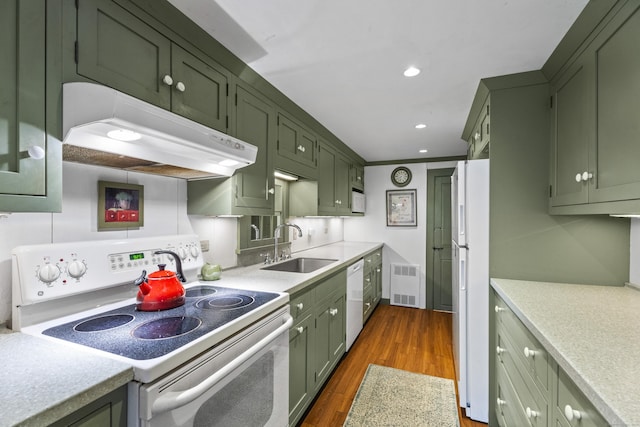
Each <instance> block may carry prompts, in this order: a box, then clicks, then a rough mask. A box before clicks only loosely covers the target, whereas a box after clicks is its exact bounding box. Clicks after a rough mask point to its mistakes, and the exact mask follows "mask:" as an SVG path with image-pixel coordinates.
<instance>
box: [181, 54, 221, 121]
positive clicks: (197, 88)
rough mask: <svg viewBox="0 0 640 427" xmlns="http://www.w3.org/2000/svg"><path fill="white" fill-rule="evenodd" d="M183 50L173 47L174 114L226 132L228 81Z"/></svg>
mask: <svg viewBox="0 0 640 427" xmlns="http://www.w3.org/2000/svg"><path fill="white" fill-rule="evenodd" d="M205 60H206V57H204V56H202V57H201V59H199V58H196V57H195V56H193V55H191V54H190V53H189V52H187V51H186V50H184V49H182V48H181V47H180V46H177V45H175V44H174V45H172V46H171V77H172V79H173V86H172V90H171V111H173V112H174V113H177V114H180V115H181V116H184V117H187V118H189V119H191V120H193V121H196V122H198V123H202V124H203V125H205V126H209V127H212V128H214V129H218V130H220V131H223V132H226V131H227V90H228V89H227V88H228V77H227V75H226V74H225V73H226V72H224V70H223V69H222V68H220V67H216V66H215V64H213V62H211V63H206V62H204V61H205Z"/></svg>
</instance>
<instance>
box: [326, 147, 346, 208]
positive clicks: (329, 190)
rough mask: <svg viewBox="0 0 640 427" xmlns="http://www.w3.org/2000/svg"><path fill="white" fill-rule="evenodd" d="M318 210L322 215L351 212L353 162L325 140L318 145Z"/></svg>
mask: <svg viewBox="0 0 640 427" xmlns="http://www.w3.org/2000/svg"><path fill="white" fill-rule="evenodd" d="M318 169H319V171H320V174H319V176H318V211H319V213H320V214H321V215H342V214H344V215H349V214H351V175H350V169H351V163H350V161H349V159H347V158H346V157H345V156H344V155H342V154H341V153H340V152H338V151H337V150H335V149H334V148H332V147H330V146H329V145H328V144H326V143H324V142H320V144H319V145H318Z"/></svg>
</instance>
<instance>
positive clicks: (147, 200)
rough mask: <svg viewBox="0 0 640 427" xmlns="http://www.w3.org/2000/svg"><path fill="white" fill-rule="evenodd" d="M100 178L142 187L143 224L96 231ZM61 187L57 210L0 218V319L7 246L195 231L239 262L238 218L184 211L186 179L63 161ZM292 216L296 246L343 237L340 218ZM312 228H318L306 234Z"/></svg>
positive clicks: (215, 252)
mask: <svg viewBox="0 0 640 427" xmlns="http://www.w3.org/2000/svg"><path fill="white" fill-rule="evenodd" d="M101 180H102V181H113V182H121V183H128V184H139V185H143V186H144V209H145V215H144V226H143V227H140V228H139V229H130V230H117V231H98V230H97V214H98V212H97V211H98V181H101ZM63 188H64V191H63V202H62V212H60V213H13V214H10V215H8V216H7V217H4V216H2V217H0V236H2V239H0V324H3V323H6V322H7V321H8V320H9V318H10V316H11V250H12V249H13V248H14V247H16V246H21V245H34V244H47V243H61V242H74V241H80V240H104V239H127V238H137V237H151V236H162V235H170V234H190V233H196V234H197V235H198V237H199V238H200V240H208V241H209V251H208V252H204V253H203V255H204V259H205V261H207V262H212V263H216V264H220V265H222V266H223V268H229V267H234V266H235V265H236V263H237V258H236V253H235V251H236V238H237V219H236V218H208V217H202V216H189V215H187V208H186V201H187V183H186V181H185V180H182V179H177V178H168V177H161V176H156V175H149V174H140V173H135V172H126V171H122V170H117V169H111V168H103V167H99V166H89V165H80V164H76V163H69V162H64V164H63ZM291 221H292V222H295V223H296V224H298V225H300V226H301V227H302V229H303V231H305V236H304V238H302V239H299V240H296V241H293V242H292V248H293V250H294V251H298V250H303V249H306V248H309V247H314V246H319V245H322V244H326V243H331V242H335V241H340V240H342V220H341V219H325V218H322V219H306V218H305V219H292V220H291ZM310 229H314V230H317V231H314V232H312V235H311V236H309V235H308V234H309V233H308V231H309V230H310ZM325 229H326V230H327V232H326V233H325V232H324V231H325Z"/></svg>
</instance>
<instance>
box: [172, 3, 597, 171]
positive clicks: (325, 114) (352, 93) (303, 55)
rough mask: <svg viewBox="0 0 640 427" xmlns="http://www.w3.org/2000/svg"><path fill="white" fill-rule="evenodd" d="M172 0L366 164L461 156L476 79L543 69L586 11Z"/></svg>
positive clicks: (578, 6)
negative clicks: (411, 72) (415, 71)
mask: <svg viewBox="0 0 640 427" xmlns="http://www.w3.org/2000/svg"><path fill="white" fill-rule="evenodd" d="M169 1H170V2H171V3H172V4H173V5H174V6H176V7H177V8H178V9H180V10H182V12H183V13H184V14H185V15H187V16H188V17H190V18H191V20H193V21H195V22H196V23H197V24H198V25H200V26H201V27H202V28H203V29H204V30H206V31H207V32H208V33H209V34H211V35H212V36H213V37H214V38H215V39H216V40H218V41H219V42H220V43H222V44H223V45H224V46H225V47H227V49H229V50H230V51H231V52H233V53H234V54H235V55H236V56H238V57H239V58H240V59H242V60H243V61H244V62H245V63H247V64H248V65H249V66H251V67H252V68H253V69H254V70H255V71H256V72H257V73H258V74H260V75H261V76H262V77H264V78H265V79H266V80H267V81H269V82H270V83H271V84H272V85H273V86H275V87H276V88H278V89H279V90H280V91H281V92H283V93H284V94H285V95H287V96H288V97H289V98H290V99H291V100H293V101H294V102H295V103H297V104H298V105H299V106H300V107H302V108H303V109H304V110H305V111H307V112H308V113H309V114H311V115H312V116H313V117H315V118H316V119H317V120H318V121H319V122H320V123H322V125H324V126H325V127H326V128H327V129H329V130H330V131H331V132H332V133H333V134H334V135H336V136H337V137H338V138H339V139H341V140H342V141H343V142H344V143H345V144H346V145H348V146H349V147H350V148H351V149H353V150H354V151H355V152H356V153H358V154H359V155H360V156H362V157H363V158H364V159H365V160H366V161H369V162H373V161H388V160H405V159H419V158H427V157H446V156H455V155H463V154H465V153H466V144H465V143H464V142H463V141H462V139H461V134H462V130H463V128H464V125H465V122H466V119H467V114H468V112H469V109H470V107H471V103H472V101H473V97H474V94H475V91H476V88H477V87H478V81H479V80H480V79H481V78H484V77H494V76H500V75H505V74H512V73H518V72H523V71H531V70H539V69H540V68H542V65H543V64H544V63H545V61H546V60H547V59H548V58H549V56H550V55H551V53H552V52H553V50H554V48H555V47H556V46H557V44H558V43H559V42H560V40H561V39H562V37H563V36H564V34H565V33H566V31H567V30H568V29H569V27H570V26H571V24H572V23H573V21H575V19H576V18H577V16H578V15H579V13H580V12H581V11H582V9H583V8H584V6H585V5H586V3H587V0H481V1H480V0H455V1H442V0H438V1H436V0H394V1H392V0H169ZM410 65H413V66H415V67H418V68H420V69H421V71H422V72H421V73H420V74H419V75H418V76H416V77H411V78H407V77H404V76H403V71H404V69H405V68H406V67H408V66H410ZM419 123H423V124H425V125H426V127H425V128H423V129H416V128H415V125H417V124H419ZM421 149H426V150H428V151H427V153H421V152H419V150H421Z"/></svg>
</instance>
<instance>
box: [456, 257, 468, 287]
mask: <svg viewBox="0 0 640 427" xmlns="http://www.w3.org/2000/svg"><path fill="white" fill-rule="evenodd" d="M465 261H466V260H465V259H464V258H463V257H460V264H459V266H460V270H459V271H458V277H459V282H460V290H461V291H466V290H467V274H466V271H467V270H466V262H465Z"/></svg>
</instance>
